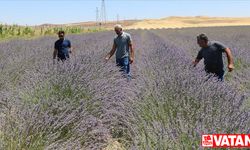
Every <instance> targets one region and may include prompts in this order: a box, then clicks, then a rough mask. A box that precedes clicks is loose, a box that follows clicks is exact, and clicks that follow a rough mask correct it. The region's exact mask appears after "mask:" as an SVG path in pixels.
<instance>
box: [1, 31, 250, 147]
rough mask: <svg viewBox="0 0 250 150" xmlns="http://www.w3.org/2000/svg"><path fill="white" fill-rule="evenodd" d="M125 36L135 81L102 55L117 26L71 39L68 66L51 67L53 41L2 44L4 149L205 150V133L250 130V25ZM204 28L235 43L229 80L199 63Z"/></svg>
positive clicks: (213, 37) (224, 41)
mask: <svg viewBox="0 0 250 150" xmlns="http://www.w3.org/2000/svg"><path fill="white" fill-rule="evenodd" d="M127 32H129V33H131V35H132V38H133V43H134V47H135V56H136V58H135V63H134V64H133V65H132V76H133V77H132V80H131V81H130V82H127V80H126V79H125V78H124V77H123V76H122V75H121V73H120V72H119V68H117V67H116V66H115V59H114V58H113V59H112V60H111V61H110V62H105V61H104V57H105V55H106V54H107V53H108V52H109V51H110V49H111V47H112V41H113V38H114V36H115V33H114V32H111V31H110V32H100V33H90V34H84V35H68V36H67V38H68V39H70V40H71V41H72V45H73V47H74V49H75V51H76V55H75V56H74V57H72V58H71V60H70V61H69V62H66V63H56V64H53V61H52V53H53V46H54V45H53V44H54V41H55V40H56V39H57V38H56V37H43V38H39V39H35V40H11V41H8V42H1V43H0V71H1V74H0V79H1V80H0V149H3V150H15V149H17V150H20V149H25V150H43V149H46V150H52V149H58V150H64V149H65V150H66V149H67V150H68V149H72V150H79V149H82V150H98V149H104V150H116V149H117V150H127V149H133V150H166V149H176V150H180V149H202V147H201V145H200V144H201V135H202V134H205V133H206V134H209V133H248V134H249V133H250V128H249V126H250V116H249V115H250V98H249V95H250V53H249V52H250V51H249V48H250V42H249V39H250V27H213V28H187V29H168V30H166V29H158V30H129V31H127ZM199 33H207V35H208V37H210V39H212V40H218V41H220V42H222V43H224V44H226V45H227V46H228V47H230V48H231V50H232V52H233V56H234V62H235V70H234V71H233V72H232V73H227V74H226V79H225V81H224V82H218V81H217V80H216V79H214V78H209V79H208V78H207V76H206V74H205V72H204V71H203V63H202V62H201V63H200V64H199V65H198V66H197V67H196V68H194V67H193V66H192V60H193V59H194V58H195V57H196V55H197V52H198V50H199V47H198V45H197V44H196V35H198V34H199ZM225 63H227V61H226V60H225ZM225 66H226V65H225Z"/></svg>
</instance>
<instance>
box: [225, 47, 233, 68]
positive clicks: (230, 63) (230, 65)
mask: <svg viewBox="0 0 250 150" xmlns="http://www.w3.org/2000/svg"><path fill="white" fill-rule="evenodd" d="M225 52H226V55H227V61H228V66H227V68H228V71H229V72H231V71H233V69H234V64H233V55H232V52H231V50H230V49H229V48H226V49H225Z"/></svg>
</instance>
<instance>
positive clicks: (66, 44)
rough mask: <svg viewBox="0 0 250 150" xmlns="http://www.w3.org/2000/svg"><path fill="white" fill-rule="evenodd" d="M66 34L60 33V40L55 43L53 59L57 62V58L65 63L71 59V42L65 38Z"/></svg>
mask: <svg viewBox="0 0 250 150" xmlns="http://www.w3.org/2000/svg"><path fill="white" fill-rule="evenodd" d="M64 36H65V33H64V31H59V32H58V37H59V39H58V40H57V41H56V42H55V46H54V53H53V59H54V60H55V59H56V57H57V59H58V61H59V60H61V61H65V60H66V59H68V58H69V53H72V50H71V42H70V41H69V40H68V39H65V38H64Z"/></svg>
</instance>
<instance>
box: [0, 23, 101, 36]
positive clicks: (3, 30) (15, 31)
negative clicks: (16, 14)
mask: <svg viewBox="0 0 250 150" xmlns="http://www.w3.org/2000/svg"><path fill="white" fill-rule="evenodd" d="M60 30H64V31H65V32H66V33H67V34H80V33H90V32H98V31H104V29H102V28H95V27H93V28H85V27H82V26H61V27H33V26H18V25H3V24H0V40H5V39H10V38H19V37H24V38H27V37H28V38H29V37H37V36H43V35H55V34H57V32H58V31H60Z"/></svg>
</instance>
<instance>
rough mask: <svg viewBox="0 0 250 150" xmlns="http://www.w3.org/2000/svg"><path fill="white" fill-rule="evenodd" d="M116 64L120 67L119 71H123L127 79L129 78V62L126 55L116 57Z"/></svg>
mask: <svg viewBox="0 0 250 150" xmlns="http://www.w3.org/2000/svg"><path fill="white" fill-rule="evenodd" d="M116 65H117V66H119V67H120V68H121V69H120V71H122V72H124V73H125V75H126V76H127V78H128V79H131V75H130V64H129V58H128V57H124V58H118V59H116Z"/></svg>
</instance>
